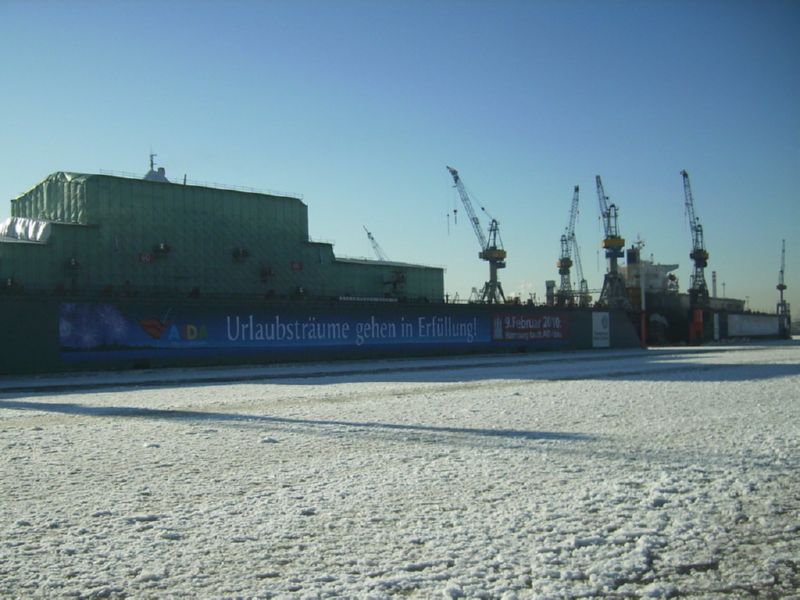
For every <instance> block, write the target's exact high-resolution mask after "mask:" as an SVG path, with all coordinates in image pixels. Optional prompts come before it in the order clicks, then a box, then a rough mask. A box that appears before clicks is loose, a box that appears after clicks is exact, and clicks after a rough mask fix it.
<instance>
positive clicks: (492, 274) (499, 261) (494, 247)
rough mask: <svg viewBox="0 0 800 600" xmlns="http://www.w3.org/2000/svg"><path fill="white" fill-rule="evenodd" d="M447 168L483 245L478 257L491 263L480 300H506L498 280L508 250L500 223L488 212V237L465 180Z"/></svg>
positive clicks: (451, 168) (452, 169) (455, 171)
mask: <svg viewBox="0 0 800 600" xmlns="http://www.w3.org/2000/svg"><path fill="white" fill-rule="evenodd" d="M447 170H448V171H449V172H450V175H451V176H452V177H453V181H454V182H455V186H456V189H457V190H458V195H459V196H461V202H462V203H463V204H464V208H465V209H466V211H467V215H468V216H469V220H470V223H472V228H473V229H474V230H475V235H476V236H477V238H478V242H479V243H480V245H481V251H480V253H478V258H480V259H482V260H485V261H487V262H488V263H489V281H487V282H486V283H485V284H484V286H483V289H482V290H481V292H480V301H481V302H488V303H489V304H492V303H500V302H505V299H506V297H505V294H503V286H502V285H501V284H500V282H499V281H498V280H497V270H498V269H503V268H505V266H506V251H505V250H504V249H503V242H502V240H500V227H499V224H498V223H497V220H496V219H492V218H491V216H489V215H488V213H487V216H489V218H490V219H491V221H490V223H489V236H488V237H487V236H486V234H485V233H484V232H483V229H481V223H480V220H479V219H478V216H477V215H476V214H475V209H474V208H473V207H472V200H471V199H470V197H469V194H468V193H467V189H466V188H465V187H464V182H463V181H461V177H460V176H459V174H458V171H457V170H455V169H454V168H453V167H447ZM481 210H482V211H483V212H486V209H484V208H483V207H481Z"/></svg>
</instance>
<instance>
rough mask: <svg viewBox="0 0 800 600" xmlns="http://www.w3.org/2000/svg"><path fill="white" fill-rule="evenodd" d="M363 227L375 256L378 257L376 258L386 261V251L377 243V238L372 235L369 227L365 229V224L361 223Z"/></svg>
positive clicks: (387, 258)
mask: <svg viewBox="0 0 800 600" xmlns="http://www.w3.org/2000/svg"><path fill="white" fill-rule="evenodd" d="M362 227H364V231H366V232H367V237H368V238H369V241H370V243H371V244H372V250H373V251H374V252H375V256H377V257H378V260H383V261H388V260H389V257H388V256H386V253H385V252H384V251H383V248H381V245H380V244H379V243H378V240H376V239H375V237H374V236H373V235H372V233H371V232H370V230H369V229H367V226H366V225H362Z"/></svg>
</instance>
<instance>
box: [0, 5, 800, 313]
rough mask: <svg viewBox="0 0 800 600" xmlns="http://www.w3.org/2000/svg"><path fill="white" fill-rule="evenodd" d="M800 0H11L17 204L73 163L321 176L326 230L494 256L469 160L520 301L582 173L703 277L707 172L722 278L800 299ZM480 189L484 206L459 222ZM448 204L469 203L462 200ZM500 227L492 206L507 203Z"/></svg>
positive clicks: (456, 287)
mask: <svg viewBox="0 0 800 600" xmlns="http://www.w3.org/2000/svg"><path fill="white" fill-rule="evenodd" d="M798 30H800V3H798V2H796V1H770V0H767V1H752V2H751V1H743V0H742V1H737V0H724V1H723V0H703V1H700V2H697V1H680V0H675V1H670V2H666V1H665V2H661V1H650V2H645V1H624V0H608V1H603V2H591V1H589V0H566V1H559V2H549V1H526V2H522V1H520V2H517V1H502V0H501V1H491V2H490V1H480V0H440V1H433V2H423V1H416V0H408V1H399V0H393V1H388V0H387V1H382V2H378V1H375V2H367V1H358V0H339V1H337V2H327V1H322V0H316V1H314V0H298V1H293V2H289V1H277V0H276V1H263V2H246V1H233V2H211V1H199V2H181V1H166V2H147V1H139V2H123V1H113V0H112V1H110V2H100V1H99V0H96V1H80V0H77V1H72V2H56V1H50V2H45V1H36V0H33V1H27V2H17V1H14V0H11V1H9V0H0V57H2V58H0V85H1V86H2V90H3V92H2V94H1V95H0V103H2V104H1V106H2V110H0V140H2V143H1V144H0V219H2V218H5V217H7V216H8V215H9V213H10V205H9V202H8V200H9V199H11V198H13V197H16V196H17V195H18V194H20V193H21V192H24V191H25V190H27V189H29V188H30V187H32V186H33V185H35V184H36V183H37V182H39V181H40V180H41V179H43V178H44V177H46V176H47V175H48V174H49V173H51V172H54V171H60V170H71V171H79V172H90V173H91V172H98V171H100V170H111V171H125V172H141V173H144V172H145V171H146V169H147V166H148V153H149V152H150V151H151V149H152V150H153V151H154V152H156V153H157V154H158V156H157V158H156V161H157V162H158V164H160V165H161V166H164V167H165V168H166V170H167V174H168V176H170V175H171V176H172V177H174V178H176V179H180V178H182V177H183V175H184V174H186V175H187V176H188V178H189V179H193V180H197V181H211V182H219V183H223V184H231V185H239V186H248V187H254V188H259V189H268V190H280V191H286V192H293V193H298V194H302V196H303V198H304V201H305V202H306V204H307V205H308V207H309V222H310V234H311V237H312V238H314V239H317V240H324V241H331V242H333V243H334V244H335V246H334V250H335V252H336V254H337V255H340V256H364V257H373V254H372V248H371V246H370V243H369V240H368V239H367V236H366V234H365V233H364V230H363V226H367V228H368V229H370V231H372V233H373V235H374V236H375V238H376V239H377V240H378V241H379V243H380V244H381V246H382V247H383V249H384V250H385V251H386V253H387V254H388V255H389V257H390V258H391V259H393V260H399V261H407V262H420V263H424V264H431V265H437V266H443V267H445V268H446V273H445V287H446V289H447V291H448V292H449V293H450V294H451V295H452V294H455V293H458V294H459V295H460V296H461V297H462V298H464V297H467V296H468V295H469V293H470V290H471V288H472V287H480V286H481V285H482V284H483V282H484V281H485V280H486V278H487V275H488V265H486V264H485V263H484V262H482V261H480V260H479V259H478V251H479V247H478V242H477V239H476V238H475V236H474V233H473V231H472V229H471V227H470V226H469V223H468V222H467V220H466V218H465V217H464V211H463V208H462V207H461V206H460V204H458V202H459V200H458V197H457V195H456V192H455V190H454V189H453V186H452V179H451V178H450V176H449V174H448V173H447V170H446V169H445V166H446V165H452V166H454V167H456V168H457V169H459V171H460V173H461V176H462V178H463V181H464V182H465V184H466V186H467V187H468V189H469V190H470V192H471V193H472V194H473V199H474V201H475V202H476V204H477V205H482V206H485V207H486V209H487V210H488V211H489V212H490V213H491V215H492V216H493V217H494V218H496V219H497V220H498V221H499V223H500V233H501V237H502V239H503V243H504V245H505V248H506V250H507V251H508V268H507V269H505V270H504V271H501V273H500V274H501V280H502V282H503V286H504V289H505V291H506V293H507V294H509V293H511V294H515V293H519V294H522V295H523V296H524V297H528V295H529V294H532V293H535V294H536V297H537V299H538V300H542V299H543V296H544V290H545V284H544V282H545V280H547V279H558V273H557V270H556V267H555V262H556V260H557V259H558V254H559V250H560V248H559V238H560V236H561V234H562V232H563V229H564V227H565V226H566V222H567V217H568V212H569V205H570V201H571V199H572V189H573V186H574V185H580V187H581V213H580V217H579V222H578V226H577V236H578V241H579V243H580V247H581V253H582V258H583V265H584V271H585V275H586V277H587V279H588V281H589V285H590V287H592V288H599V287H600V286H601V284H602V274H603V272H604V271H605V261H604V258H603V257H602V255H601V254H600V251H599V249H600V243H601V239H602V232H601V228H600V224H599V221H598V214H599V209H598V200H597V194H596V190H595V175H597V174H600V175H601V176H602V178H603V183H604V186H605V190H606V193H607V194H608V195H609V196H610V198H611V201H612V202H614V203H616V204H617V205H618V207H619V209H620V216H619V227H620V231H621V234H622V235H623V237H625V238H626V240H628V242H629V243H630V242H633V241H635V240H636V238H637V237H638V236H640V237H641V238H642V239H643V240H644V241H645V244H646V245H645V249H644V252H645V254H646V255H648V256H649V255H650V254H652V255H653V257H654V259H655V260H656V262H663V263H678V264H679V265H680V268H679V269H678V271H677V274H678V276H679V278H680V284H681V287H682V289H686V288H687V287H688V286H689V275H690V273H691V261H690V260H689V257H688V255H689V252H690V249H691V248H690V247H691V238H690V232H689V226H688V222H687V218H686V215H685V211H684V198H683V186H682V179H681V176H680V171H681V169H686V170H687V171H688V172H689V174H690V176H691V183H692V191H693V193H694V198H695V208H696V212H697V215H698V217H699V219H700V221H701V223H702V224H703V227H704V230H705V238H706V246H707V248H708V251H709V253H710V259H709V268H708V272H707V278H708V280H709V282H710V281H711V273H710V271H712V270H714V271H716V272H717V278H718V293H719V294H720V295H722V292H723V290H722V283H723V282H724V283H725V293H726V295H727V296H730V297H738V298H745V297H747V298H749V302H750V306H751V307H752V308H756V309H769V310H774V306H775V303H776V301H777V297H778V294H777V291H776V290H775V285H776V283H777V278H778V270H779V261H780V244H781V240H782V239H784V238H785V239H786V245H787V250H786V253H787V270H786V283H787V285H788V286H789V290H788V297H789V300H790V301H794V302H793V303H794V306H796V307H797V309H796V312H797V311H798V310H800V233H799V231H800V198H798V191H797V178H798V175H800V35H797V32H798ZM456 206H458V208H459V209H460V210H459V217H460V218H459V222H458V224H455V223H454V222H453V219H452V209H453V208H454V207H456ZM448 215H450V217H449V218H448ZM483 225H484V227H486V226H488V219H485V218H484V219H483Z"/></svg>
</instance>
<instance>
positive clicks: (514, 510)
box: [0, 341, 800, 599]
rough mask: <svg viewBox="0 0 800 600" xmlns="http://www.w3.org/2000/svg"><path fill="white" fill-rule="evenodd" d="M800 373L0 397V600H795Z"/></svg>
mask: <svg viewBox="0 0 800 600" xmlns="http://www.w3.org/2000/svg"><path fill="white" fill-rule="evenodd" d="M799 350H800V346H798V344H797V341H793V342H783V343H777V342H776V343H771V344H752V345H744V346H737V347H724V348H723V347H712V348H702V349H696V348H680V349H661V350H648V351H644V350H642V351H638V350H636V351H630V350H628V351H597V352H575V353H554V354H534V355H513V356H473V357H464V358H448V359H428V360H395V361H389V360H383V361H369V362H360V363H356V362H349V363H338V364H315V365H295V366H286V365H284V366H271V367H251V368H225V369H211V370H208V369H207V370H196V371H195V370H189V369H183V370H165V371H139V372H127V373H105V374H84V375H79V376H61V377H39V378H35V379H33V378H28V379H9V378H7V379H0V448H2V455H0V596H4V597H19V598H40V597H47V598H123V597H128V598H134V597H135V598H153V597H175V598H180V597H187V598H188V597H192V598H194V597H202V598H240V597H264V598H271V597H278V598H284V597H285V598H290V597H297V598H326V597H350V598H365V599H379V598H391V597H398V596H399V597H417V598H501V599H512V598H586V597H612V598H671V597H711V598H719V597H729V598H738V597H752V596H760V597H769V598H778V597H792V595H793V594H795V596H794V597H798V596H796V594H797V591H796V590H797V589H798V587H799V586H800V576H799V575H798V562H799V561H800V515H799V514H798V512H799V511H800V475H799V474H800V448H799V447H798V446H799V445H800V404H799V402H800V351H799Z"/></svg>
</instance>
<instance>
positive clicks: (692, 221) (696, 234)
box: [681, 170, 708, 306]
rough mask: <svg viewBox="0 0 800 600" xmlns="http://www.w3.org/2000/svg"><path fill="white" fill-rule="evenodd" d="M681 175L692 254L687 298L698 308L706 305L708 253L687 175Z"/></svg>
mask: <svg viewBox="0 0 800 600" xmlns="http://www.w3.org/2000/svg"><path fill="white" fill-rule="evenodd" d="M681 175H682V176H683V195H684V201H685V205H686V214H687V215H688V217H689V229H690V230H691V234H692V252H691V253H690V254H689V258H691V259H692V261H693V262H694V271H693V274H692V280H691V281H692V285H691V289H690V290H689V297H690V299H691V301H692V304H693V305H697V306H700V305H704V304H707V303H708V284H706V276H705V268H706V267H707V266H708V251H707V250H706V248H705V242H704V241H703V226H702V225H701V224H700V221H699V219H698V218H697V215H696V214H695V211H694V197H693V196H692V186H691V184H690V183H689V173H687V172H686V170H683V171H681Z"/></svg>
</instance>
